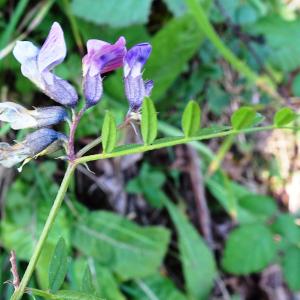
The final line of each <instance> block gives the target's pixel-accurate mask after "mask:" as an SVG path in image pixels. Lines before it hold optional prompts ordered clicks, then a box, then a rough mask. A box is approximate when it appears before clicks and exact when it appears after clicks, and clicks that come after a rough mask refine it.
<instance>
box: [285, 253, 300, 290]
mask: <svg viewBox="0 0 300 300" xmlns="http://www.w3.org/2000/svg"><path fill="white" fill-rule="evenodd" d="M282 265H283V275H284V278H285V280H286V282H287V284H288V287H289V288H290V289H291V290H293V291H299V290H300V248H299V247H290V248H289V249H288V250H287V251H286V252H285V253H284V257H283V263H282Z"/></svg>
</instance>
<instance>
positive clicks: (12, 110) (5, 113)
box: [0, 102, 67, 130]
mask: <svg viewBox="0 0 300 300" xmlns="http://www.w3.org/2000/svg"><path fill="white" fill-rule="evenodd" d="M66 119H67V112H66V110H65V109H64V108H63V107H61V106H49V107H41V108H35V109H33V110H28V109H26V108H25V107H23V106H22V105H20V104H17V103H14V102H2V103H0V121H2V122H8V123H10V126H11V127H12V128H13V129H15V130H18V129H22V128H36V127H44V126H49V125H54V124H57V123H59V122H61V121H64V120H66Z"/></svg>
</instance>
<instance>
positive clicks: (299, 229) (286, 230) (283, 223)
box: [272, 214, 300, 245]
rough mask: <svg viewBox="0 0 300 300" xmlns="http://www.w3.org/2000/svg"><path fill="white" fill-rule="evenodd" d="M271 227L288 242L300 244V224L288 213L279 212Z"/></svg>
mask: <svg viewBox="0 0 300 300" xmlns="http://www.w3.org/2000/svg"><path fill="white" fill-rule="evenodd" d="M272 229H273V230H274V232H275V233H276V234H279V235H281V236H282V238H284V239H285V240H287V241H288V242H289V243H292V244H296V245H300V226H298V225H297V224H296V223H295V218H294V217H293V216H292V215H289V214H281V215H280V216H279V217H278V218H277V219H276V220H275V222H274V224H273V225H272Z"/></svg>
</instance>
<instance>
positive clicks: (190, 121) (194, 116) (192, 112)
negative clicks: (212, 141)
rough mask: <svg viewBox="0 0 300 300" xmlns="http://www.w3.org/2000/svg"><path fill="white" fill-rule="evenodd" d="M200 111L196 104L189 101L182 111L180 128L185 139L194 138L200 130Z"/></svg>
mask: <svg viewBox="0 0 300 300" xmlns="http://www.w3.org/2000/svg"><path fill="white" fill-rule="evenodd" d="M200 120H201V110H200V107H199V105H198V103H197V102H195V101H190V102H189V103H188V105H187V106H186V108H185V109H184V112H183V115H182V120H181V126H182V129H183V132H184V135H185V136H186V137H191V136H194V135H196V134H197V133H198V131H199V129H200Z"/></svg>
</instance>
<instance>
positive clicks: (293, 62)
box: [249, 15, 300, 72]
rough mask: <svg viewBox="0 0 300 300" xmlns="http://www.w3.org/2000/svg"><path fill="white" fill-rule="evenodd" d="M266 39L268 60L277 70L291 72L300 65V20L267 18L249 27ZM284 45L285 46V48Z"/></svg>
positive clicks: (276, 17) (275, 16) (277, 16)
mask: <svg viewBox="0 0 300 300" xmlns="http://www.w3.org/2000/svg"><path fill="white" fill-rule="evenodd" d="M249 30H251V31H252V32H253V33H255V34H263V35H264V36H265V38H266V45H267V46H268V53H267V55H266V59H267V60H268V61H269V62H270V63H271V64H272V65H273V66H275V67H276V68H279V69H280V70H283V71H286V72H289V71H292V70H294V69H296V68H297V67H298V66H299V65H300V44H299V42H298V41H299V40H300V19H299V18H298V19H295V20H293V21H290V20H284V19H283V18H281V17H280V16H279V15H271V16H267V17H265V18H263V19H261V20H259V21H258V22H257V23H255V24H251V27H249ZM283 45H284V46H283Z"/></svg>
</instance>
